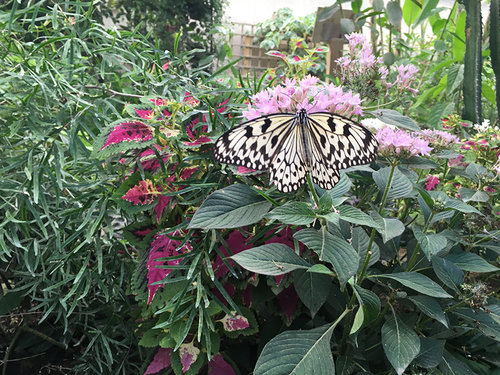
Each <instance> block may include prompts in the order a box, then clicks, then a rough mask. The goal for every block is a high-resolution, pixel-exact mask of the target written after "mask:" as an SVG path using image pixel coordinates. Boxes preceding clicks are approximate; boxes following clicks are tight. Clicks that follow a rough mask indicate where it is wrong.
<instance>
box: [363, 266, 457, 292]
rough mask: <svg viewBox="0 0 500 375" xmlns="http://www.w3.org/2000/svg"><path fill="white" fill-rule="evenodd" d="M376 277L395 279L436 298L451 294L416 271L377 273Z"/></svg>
mask: <svg viewBox="0 0 500 375" xmlns="http://www.w3.org/2000/svg"><path fill="white" fill-rule="evenodd" d="M370 277H373V276H370ZM376 277H382V278H388V279H392V280H396V281H398V282H400V283H401V284H403V285H404V286H406V287H408V288H410V289H413V290H416V291H417V292H420V293H422V294H426V295H428V296H432V297H436V298H451V296H450V295H449V294H448V293H446V292H445V291H444V290H443V288H441V287H440V286H439V285H438V284H436V283H435V282H434V281H432V280H431V279H429V278H428V277H427V276H425V275H422V274H420V273H417V272H399V273H393V274H390V275H377V276H376Z"/></svg>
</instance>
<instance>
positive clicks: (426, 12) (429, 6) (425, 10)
mask: <svg viewBox="0 0 500 375" xmlns="http://www.w3.org/2000/svg"><path fill="white" fill-rule="evenodd" d="M438 1H439V0H425V3H424V6H423V7H422V11H421V12H420V14H419V16H418V18H417V19H416V20H415V26H417V25H420V24H421V23H422V22H424V21H425V20H426V19H427V18H428V17H429V16H431V15H432V13H433V11H435V9H436V5H437V3H438Z"/></svg>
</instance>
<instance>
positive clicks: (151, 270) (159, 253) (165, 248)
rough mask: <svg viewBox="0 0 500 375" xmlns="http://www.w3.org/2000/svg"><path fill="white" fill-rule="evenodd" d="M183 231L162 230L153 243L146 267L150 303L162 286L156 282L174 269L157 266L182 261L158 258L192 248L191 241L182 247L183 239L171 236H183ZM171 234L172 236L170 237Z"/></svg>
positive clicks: (171, 255) (182, 252) (181, 252)
mask: <svg viewBox="0 0 500 375" xmlns="http://www.w3.org/2000/svg"><path fill="white" fill-rule="evenodd" d="M182 235H183V233H182V232H181V231H176V232H173V233H166V231H165V232H161V233H158V234H157V235H156V236H155V238H154V240H153V242H152V243H151V250H150V251H149V257H148V261H147V263H146V267H147V270H148V275H147V278H148V292H149V293H148V305H149V304H150V303H151V302H152V301H153V298H154V296H155V294H156V292H157V291H158V288H159V287H160V285H159V284H154V283H156V282H158V281H161V280H163V279H164V278H165V277H167V275H168V274H169V273H170V272H171V271H172V270H170V269H166V268H157V267H156V266H162V265H165V264H168V265H171V266H172V265H177V264H179V263H180V262H181V261H182V258H180V259H179V258H178V259H173V260H157V259H159V258H169V257H173V256H176V255H180V254H184V253H187V252H189V251H191V250H192V247H191V245H190V244H189V243H186V244H184V245H183V246H182V247H181V245H182V241H181V240H173V239H171V238H170V237H174V236H182ZM169 236H170V237H169Z"/></svg>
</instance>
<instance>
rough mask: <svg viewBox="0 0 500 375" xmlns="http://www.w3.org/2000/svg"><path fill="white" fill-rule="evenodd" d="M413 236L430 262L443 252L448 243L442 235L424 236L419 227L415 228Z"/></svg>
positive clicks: (415, 226)
mask: <svg viewBox="0 0 500 375" xmlns="http://www.w3.org/2000/svg"><path fill="white" fill-rule="evenodd" d="M413 234H414V235H415V238H416V239H417V241H418V243H419V244H420V248H421V249H422V251H423V252H424V254H425V256H426V257H427V259H428V260H431V258H432V257H433V256H434V255H437V254H439V253H440V251H441V250H443V249H444V248H445V247H446V245H447V243H448V241H447V240H446V237H445V236H443V235H442V234H424V233H423V232H422V230H421V229H420V227H419V226H417V225H414V226H413Z"/></svg>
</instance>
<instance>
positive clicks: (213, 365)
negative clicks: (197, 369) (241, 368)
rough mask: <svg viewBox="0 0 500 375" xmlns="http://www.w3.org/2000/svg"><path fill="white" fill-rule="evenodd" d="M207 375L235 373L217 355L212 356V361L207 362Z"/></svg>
mask: <svg viewBox="0 0 500 375" xmlns="http://www.w3.org/2000/svg"><path fill="white" fill-rule="evenodd" d="M208 375H236V373H235V372H234V370H233V368H232V367H231V366H230V365H229V363H227V362H226V361H225V360H224V357H222V355H221V354H220V353H219V354H216V355H214V356H213V357H212V360H211V361H210V362H208Z"/></svg>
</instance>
